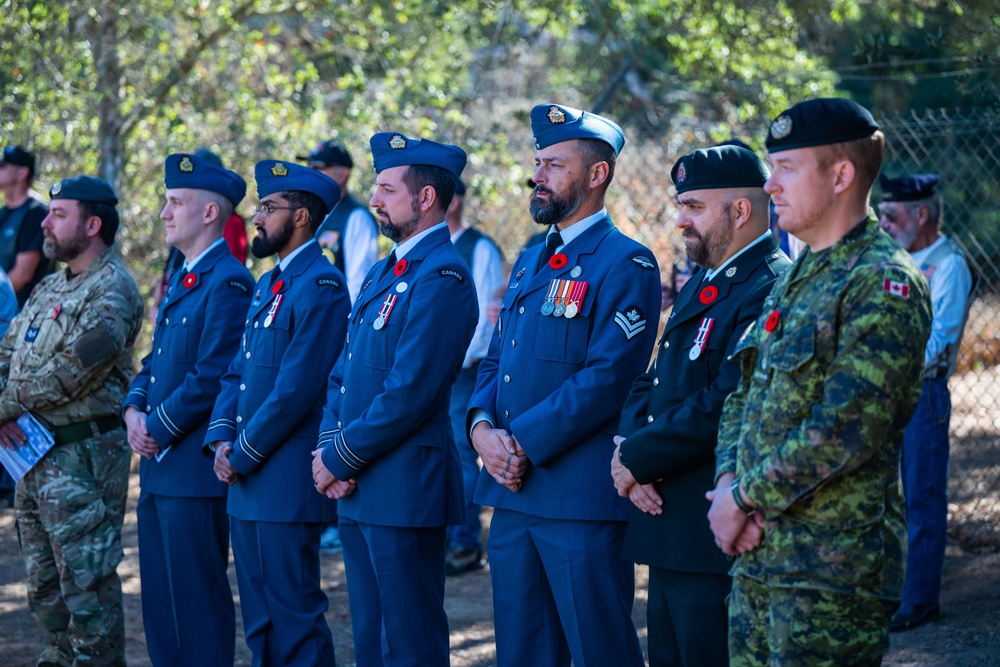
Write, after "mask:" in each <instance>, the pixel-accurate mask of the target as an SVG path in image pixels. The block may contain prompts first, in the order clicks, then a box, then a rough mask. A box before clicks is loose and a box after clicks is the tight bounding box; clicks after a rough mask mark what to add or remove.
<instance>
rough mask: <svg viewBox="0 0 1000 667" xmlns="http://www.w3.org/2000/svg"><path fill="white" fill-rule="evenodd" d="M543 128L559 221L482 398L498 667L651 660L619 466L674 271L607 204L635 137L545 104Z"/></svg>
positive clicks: (518, 285)
mask: <svg viewBox="0 0 1000 667" xmlns="http://www.w3.org/2000/svg"><path fill="white" fill-rule="evenodd" d="M531 128H532V131H533V132H534V136H535V147H536V149H537V153H536V156H535V164H536V168H535V173H534V176H533V179H534V181H535V183H536V186H535V189H534V193H533V195H532V199H531V213H532V217H533V218H534V219H535V222H538V223H539V224H543V225H551V227H550V228H549V231H548V235H547V237H546V242H545V243H544V244H542V245H539V246H535V247H533V248H530V249H528V250H526V251H525V252H524V253H523V254H522V255H521V257H520V258H519V259H518V260H517V262H516V264H515V265H514V268H513V270H512V275H511V279H510V285H509V287H508V290H507V295H506V298H505V299H504V303H503V308H502V310H501V314H500V321H499V322H498V325H497V330H496V333H495V334H494V337H493V342H492V343H491V346H490V352H489V355H488V356H487V358H486V359H485V360H484V361H483V362H482V364H481V365H480V369H479V377H478V380H477V382H476V389H475V391H474V392H473V395H472V400H471V401H470V403H469V426H470V434H471V441H472V444H473V446H474V447H475V448H476V450H477V451H478V452H479V455H480V456H481V457H482V460H483V471H482V473H481V476H480V478H479V484H478V486H477V488H476V502H479V503H481V504H483V505H491V506H493V507H495V508H496V509H495V511H494V514H493V523H492V526H491V528H490V538H489V551H490V563H491V575H492V580H493V601H494V602H493V608H494V619H495V624H496V640H497V661H498V664H499V665H501V666H507V665H569V663H570V658H571V657H572V660H573V663H574V664H576V665H578V666H579V667H584V666H589V665H642V664H643V660H642V653H641V651H640V649H639V640H638V638H637V636H636V631H635V627H634V626H633V624H632V618H631V611H632V600H633V595H634V572H633V570H634V568H633V565H632V564H631V563H629V562H626V561H624V560H622V559H621V548H622V542H623V540H624V537H625V528H626V525H627V524H626V521H627V519H628V514H629V503H628V501H627V500H625V499H624V498H619V497H618V495H617V493H615V489H614V486H613V485H612V484H611V483H610V480H609V479H608V461H609V460H610V459H611V454H612V452H613V451H614V448H615V445H614V440H613V439H614V435H615V433H616V432H617V429H618V420H619V416H620V413H621V408H622V404H623V403H624V401H625V397H626V396H627V395H628V391H629V387H631V386H632V381H633V380H634V379H635V377H636V376H638V375H639V374H640V373H642V371H643V370H644V369H645V367H646V364H647V362H648V361H649V351H650V349H651V348H652V346H653V341H654V339H655V337H656V329H657V326H656V316H657V313H658V312H659V305H660V279H659V270H658V268H657V265H656V261H655V260H654V259H653V256H652V253H651V252H650V251H649V250H648V249H647V248H645V247H643V246H642V245H640V244H639V243H637V242H635V241H633V240H632V239H629V238H628V237H626V236H624V235H623V234H622V233H621V232H619V231H618V230H617V229H616V228H615V226H614V225H613V224H612V222H611V218H610V217H609V216H608V213H607V211H606V210H605V209H604V193H605V191H606V190H607V187H608V185H609V184H610V182H611V180H612V178H613V176H614V167H615V162H616V158H617V155H618V153H619V152H620V150H621V148H622V146H623V144H624V143H625V136H624V134H623V133H622V131H621V128H619V127H618V126H617V125H616V124H615V123H613V122H611V121H609V120H607V119H605V118H602V117H600V116H597V115H594V114H591V113H586V112H583V111H579V110H577V109H571V108H569V107H564V106H561V105H557V104H542V105H539V106H536V107H535V108H534V109H532V111H531ZM647 318H650V319H649V320H648V321H647Z"/></svg>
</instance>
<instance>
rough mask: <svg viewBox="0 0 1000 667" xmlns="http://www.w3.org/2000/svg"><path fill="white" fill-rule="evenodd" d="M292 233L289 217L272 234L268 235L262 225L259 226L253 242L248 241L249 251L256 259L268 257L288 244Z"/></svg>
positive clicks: (293, 229)
mask: <svg viewBox="0 0 1000 667" xmlns="http://www.w3.org/2000/svg"><path fill="white" fill-rule="evenodd" d="M294 233H295V226H294V225H292V219H291V217H289V218H288V220H286V221H285V224H283V225H282V226H281V227H278V229H277V231H276V232H275V233H274V236H268V235H267V231H266V230H265V229H264V228H263V227H259V228H258V229H257V236H255V237H254V239H253V242H251V243H250V252H252V253H253V256H254V257H256V258H257V259H263V258H265V257H270V256H271V255H273V254H275V253H277V252H278V251H279V250H281V249H282V248H284V247H285V246H286V245H288V242H289V241H291V240H292V234H294Z"/></svg>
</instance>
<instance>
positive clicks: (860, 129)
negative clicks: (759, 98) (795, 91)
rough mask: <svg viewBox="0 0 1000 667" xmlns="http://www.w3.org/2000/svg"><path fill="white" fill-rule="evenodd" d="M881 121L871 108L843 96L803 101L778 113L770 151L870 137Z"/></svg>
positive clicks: (769, 135)
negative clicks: (876, 118)
mask: <svg viewBox="0 0 1000 667" xmlns="http://www.w3.org/2000/svg"><path fill="white" fill-rule="evenodd" d="M877 130H878V123H876V122H875V119H874V118H873V117H872V114H871V112H870V111H868V109H866V108H864V107H863V106H861V105H860V104H858V103H857V102H854V101H852V100H846V99H844V98H842V97H826V98H818V99H815V100H807V101H805V102H799V103H798V104H796V105H794V106H793V107H791V108H790V109H786V110H785V111H782V112H781V113H780V114H778V117H777V118H775V119H774V121H772V122H771V127H770V128H768V131H767V140H766V141H765V144H766V145H767V151H768V152H769V153H779V152H781V151H787V150H792V149H793V148H808V147H810V146H825V145H827V144H839V143H841V142H844V141H854V140H855V139H863V138H864V137H870V136H872V135H873V134H875V132H876V131H877Z"/></svg>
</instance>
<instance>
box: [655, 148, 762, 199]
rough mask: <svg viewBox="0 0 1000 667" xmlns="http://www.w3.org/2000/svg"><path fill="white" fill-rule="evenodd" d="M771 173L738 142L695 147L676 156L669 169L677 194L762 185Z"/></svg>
mask: <svg viewBox="0 0 1000 667" xmlns="http://www.w3.org/2000/svg"><path fill="white" fill-rule="evenodd" d="M770 175H771V173H770V172H769V171H768V170H767V167H766V166H765V165H764V162H763V161H762V160H761V159H760V158H759V157H757V154H756V153H754V152H753V151H751V150H749V149H746V148H741V147H739V146H715V147H713V148H703V149H701V150H697V151H693V152H691V153H688V154H687V155H684V156H682V157H681V158H680V159H679V160H677V162H676V163H674V168H673V169H671V170H670V178H671V179H672V180H673V181H674V186H675V187H676V189H677V194H681V193H682V192H687V191H689V190H718V189H720V188H763V187H764V182H765V181H767V179H768V177H770Z"/></svg>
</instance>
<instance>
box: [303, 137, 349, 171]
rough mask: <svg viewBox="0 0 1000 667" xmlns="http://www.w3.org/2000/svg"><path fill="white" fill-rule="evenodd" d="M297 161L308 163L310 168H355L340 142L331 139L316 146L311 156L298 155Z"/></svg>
mask: <svg viewBox="0 0 1000 667" xmlns="http://www.w3.org/2000/svg"><path fill="white" fill-rule="evenodd" d="M296 159H298V160H302V161H303V162H308V163H309V166H310V167H313V166H323V167H353V166H354V160H352V159H351V154H350V153H348V152H347V149H346V148H344V145H343V144H341V143H340V142H339V141H335V140H333V139H329V140H327V141H321V142H319V143H318V144H316V148H314V149H313V150H312V153H310V154H309V155H297V156H296Z"/></svg>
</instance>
